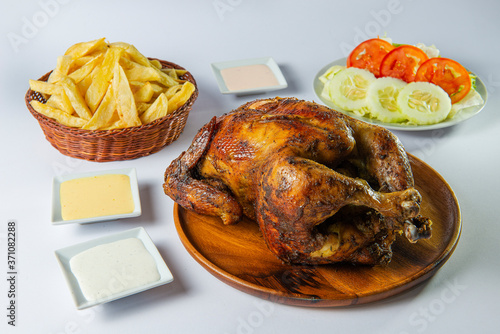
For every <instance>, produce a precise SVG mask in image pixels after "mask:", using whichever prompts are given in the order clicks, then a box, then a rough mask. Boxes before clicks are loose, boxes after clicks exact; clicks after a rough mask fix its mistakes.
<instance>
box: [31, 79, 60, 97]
mask: <svg viewBox="0 0 500 334" xmlns="http://www.w3.org/2000/svg"><path fill="white" fill-rule="evenodd" d="M29 83H30V89H31V90H33V91H35V92H39V93H42V94H47V95H53V94H60V93H61V90H62V88H61V87H60V86H58V85H56V84H53V83H49V82H46V81H38V80H31V79H30V81H29Z"/></svg>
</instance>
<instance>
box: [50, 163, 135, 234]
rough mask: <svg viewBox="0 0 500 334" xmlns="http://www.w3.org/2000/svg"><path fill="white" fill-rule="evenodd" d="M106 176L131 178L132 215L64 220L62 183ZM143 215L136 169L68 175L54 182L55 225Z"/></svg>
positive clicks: (53, 208) (53, 222) (53, 218)
mask: <svg viewBox="0 0 500 334" xmlns="http://www.w3.org/2000/svg"><path fill="white" fill-rule="evenodd" d="M105 174H123V175H128V177H129V178H130V190H131V192H132V199H133V201H134V211H132V212H130V213H123V214H117V215H108V216H98V217H90V218H82V219H71V220H64V219H63V218H62V214H61V197H60V187H61V183H63V182H64V181H68V180H73V179H78V178H82V177H92V176H98V175H105ZM141 214H142V209H141V200H140V196H139V185H138V182H137V172H136V170H135V168H122V169H110V170H104V171H96V172H88V173H80V174H66V175H62V176H56V177H54V180H53V182H52V217H51V222H52V224H53V225H63V224H72V223H79V224H88V223H95V222H100V221H106V220H115V219H122V218H129V217H138V216H140V215H141Z"/></svg>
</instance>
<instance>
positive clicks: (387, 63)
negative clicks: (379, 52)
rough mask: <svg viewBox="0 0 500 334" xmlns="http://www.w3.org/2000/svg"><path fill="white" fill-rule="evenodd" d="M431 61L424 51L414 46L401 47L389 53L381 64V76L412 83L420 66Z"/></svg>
mask: <svg viewBox="0 0 500 334" xmlns="http://www.w3.org/2000/svg"><path fill="white" fill-rule="evenodd" d="M427 59H429V57H427V55H426V54H425V52H424V51H422V50H421V49H419V48H417V47H416V46H413V45H401V46H398V47H397V48H395V49H394V50H392V51H391V52H389V53H388V54H387V55H386V56H385V57H384V59H382V63H381V64H380V76H383V77H393V78H398V79H401V80H404V81H406V82H412V81H413V80H414V79H415V74H416V73H417V70H418V68H419V67H420V64H422V63H423V62H424V61H426V60H427Z"/></svg>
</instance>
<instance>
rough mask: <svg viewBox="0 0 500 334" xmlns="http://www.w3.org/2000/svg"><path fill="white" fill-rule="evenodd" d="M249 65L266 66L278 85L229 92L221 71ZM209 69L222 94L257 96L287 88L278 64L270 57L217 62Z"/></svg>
mask: <svg viewBox="0 0 500 334" xmlns="http://www.w3.org/2000/svg"><path fill="white" fill-rule="evenodd" d="M249 65H267V66H268V67H269V69H270V70H271V72H272V73H273V74H274V76H275V77H276V79H277V80H278V84H277V85H274V86H266V87H256V88H249V89H240V90H229V89H228V88H227V86H226V83H225V82H224V78H223V77H222V74H221V71H222V70H223V69H226V68H232V67H240V66H249ZM211 67H212V71H213V73H214V75H215V79H216V80H217V85H218V86H219V90H220V92H221V93H222V94H236V95H250V94H259V93H264V92H269V91H274V90H278V89H284V88H286V87H288V84H287V82H286V80H285V77H284V76H283V73H281V70H280V68H279V66H278V64H277V63H276V62H275V61H274V59H273V58H271V57H263V58H252V59H242V60H231V61H225V62H217V63H212V64H211Z"/></svg>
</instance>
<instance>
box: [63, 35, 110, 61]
mask: <svg viewBox="0 0 500 334" xmlns="http://www.w3.org/2000/svg"><path fill="white" fill-rule="evenodd" d="M103 48H106V41H105V38H104V37H103V38H99V39H96V40H93V41H90V42H81V43H76V44H74V45H72V46H71V47H69V48H68V50H66V52H65V54H64V55H66V56H71V57H72V58H74V59H77V58H80V57H83V56H85V55H88V54H89V53H91V52H93V51H95V50H97V49H103Z"/></svg>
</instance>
